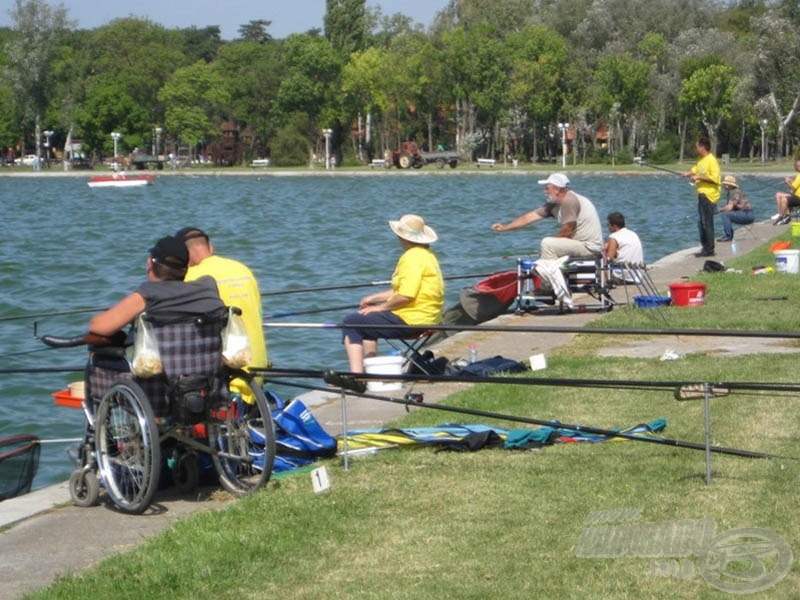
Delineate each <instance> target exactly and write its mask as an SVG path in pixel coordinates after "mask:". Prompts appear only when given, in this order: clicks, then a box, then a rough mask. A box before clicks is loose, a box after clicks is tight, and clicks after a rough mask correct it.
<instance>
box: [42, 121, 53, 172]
mask: <svg viewBox="0 0 800 600" xmlns="http://www.w3.org/2000/svg"><path fill="white" fill-rule="evenodd" d="M53 133H55V132H53V131H51V130H50V129H45V130H44V131H43V132H42V134H43V135H44V158H45V161H46V162H47V166H48V167H49V166H50V138H51V137H52V136H53Z"/></svg>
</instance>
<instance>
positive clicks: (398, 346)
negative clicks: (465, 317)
mask: <svg viewBox="0 0 800 600" xmlns="http://www.w3.org/2000/svg"><path fill="white" fill-rule="evenodd" d="M435 333H436V331H435V330H433V329H425V330H424V331H422V332H419V330H417V332H410V334H409V335H408V337H401V338H385V339H386V343H387V344H389V345H390V346H391V347H392V348H394V349H395V350H397V351H398V352H399V353H400V354H401V355H402V356H403V370H404V371H408V370H409V369H410V368H411V366H412V365H413V366H415V367H416V368H417V369H419V371H420V372H421V373H422V374H424V375H432V374H433V373H431V372H430V368H429V367H428V364H427V361H426V360H425V359H424V358H423V356H422V353H421V350H422V348H423V347H425V345H426V344H427V343H428V342H429V341H430V339H431V337H433V335H434V334H435Z"/></svg>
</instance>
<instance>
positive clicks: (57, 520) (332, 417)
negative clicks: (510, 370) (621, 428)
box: [0, 223, 779, 600]
mask: <svg viewBox="0 0 800 600" xmlns="http://www.w3.org/2000/svg"><path fill="white" fill-rule="evenodd" d="M752 231H753V234H754V235H753V237H748V236H747V235H742V236H740V237H738V238H737V243H738V247H739V252H747V251H749V250H751V249H753V248H755V247H756V246H757V245H760V244H761V243H763V242H765V241H767V240H768V239H770V238H771V237H773V236H775V235H776V234H778V233H779V229H778V228H776V227H773V226H772V225H771V224H768V223H767V224H756V225H755V226H754V227H753V230H752ZM729 248H730V245H729V244H722V243H718V244H717V249H718V254H717V257H716V258H715V259H716V260H719V261H721V262H724V261H725V260H726V259H727V258H730V249H729ZM697 250H698V248H690V249H688V250H684V251H681V252H678V253H676V254H673V255H671V256H669V257H666V258H665V259H662V260H661V261H658V262H657V263H655V264H654V265H653V266H652V268H651V275H652V277H653V279H654V281H655V282H656V284H657V285H658V287H659V289H663V290H666V289H667V285H668V284H669V283H675V282H681V281H685V280H687V279H689V278H691V277H693V276H694V274H695V273H696V272H697V271H698V270H699V269H701V268H702V266H703V262H704V261H705V259H703V258H696V257H694V256H693V252H696V251H697ZM615 293H617V294H619V293H620V292H619V290H617V291H616V292H615ZM597 316H598V314H597V313H583V314H580V313H574V314H565V315H541V314H528V315H523V316H517V315H513V314H509V315H503V316H502V317H500V318H498V319H496V320H495V321H493V322H492V324H495V323H496V324H514V325H516V324H519V323H523V324H526V325H528V324H530V325H537V326H551V325H552V326H582V325H584V324H585V323H587V322H588V321H590V320H591V319H594V318H596V317H597ZM572 337H573V334H565V333H545V334H542V333H513V334H510V333H502V332H500V333H497V332H495V333H493V332H478V333H471V334H469V335H467V334H466V333H460V334H457V335H455V336H453V337H451V338H448V339H446V340H444V342H442V343H441V344H440V345H439V346H438V347H437V348H436V352H437V354H440V355H445V356H448V357H450V358H455V357H459V356H466V355H467V345H468V343H469V342H474V343H476V344H477V345H478V347H479V349H480V353H481V355H483V356H494V355H497V354H500V355H503V356H506V357H509V358H515V359H517V360H526V359H527V358H528V357H529V356H530V355H531V354H537V353H543V354H545V355H547V354H548V353H549V352H552V351H553V350H555V349H557V348H559V347H562V346H564V345H566V344H568V343H569V342H570V340H571V339H572ZM658 343H659V344H662V345H663V346H664V347H669V348H674V349H676V351H678V352H681V351H686V350H685V348H686V347H685V346H682V345H685V344H694V345H695V346H696V347H698V349H699V350H703V349H706V350H707V349H708V348H709V346H708V344H711V345H713V346H714V347H717V346H719V345H720V344H724V343H725V341H724V339H722V338H720V339H717V338H714V339H712V340H707V341H704V342H699V341H697V338H693V339H691V340H687V339H686V338H685V337H684V339H682V340H671V339H661V338H659V342H658ZM741 343H742V342H741V340H739V341H737V344H741ZM753 343H756V342H753ZM703 344H705V346H703ZM651 347H652V345H651ZM655 351H656V352H658V351H659V350H658V348H656V350H655ZM637 352H638V350H637ZM464 385H467V384H417V385H416V386H415V391H422V392H423V393H424V396H425V401H427V402H436V401H439V400H441V399H442V398H444V397H446V396H447V395H449V394H450V393H452V391H453V390H454V389H456V387H455V386H464ZM399 395H402V392H400V394H399ZM308 399H309V403H310V404H312V405H314V408H313V411H314V413H315V414H316V415H317V418H318V419H319V420H320V421H321V422H322V423H323V425H324V426H325V428H326V429H327V430H329V431H330V432H331V433H338V432H340V431H341V426H342V421H341V405H340V399H341V396H340V395H339V394H338V393H329V392H319V393H315V394H313V395H312V396H309V398H308ZM404 412H405V408H404V407H403V406H401V405H395V404H390V403H385V402H375V401H371V400H366V399H361V398H350V399H349V400H348V417H349V418H348V427H349V428H367V427H377V426H380V425H381V424H383V423H386V422H387V421H390V420H392V419H394V418H396V417H397V416H399V415H402V414H403V413H404ZM228 501H229V500H228V499H227V498H226V497H225V495H224V494H212V495H211V497H208V496H202V497H199V498H197V499H187V498H186V497H182V498H178V497H171V496H168V495H163V494H157V495H156V502H155V503H154V505H153V508H152V510H151V511H149V512H147V513H146V514H145V515H142V516H140V517H131V516H126V515H122V514H120V513H118V512H117V511H115V510H112V509H110V508H108V507H106V506H96V507H92V508H76V507H73V506H71V505H70V503H69V493H68V489H67V487H66V485H65V484H62V485H57V486H52V487H49V488H45V489H43V490H39V491H36V492H34V493H32V494H28V495H26V496H22V497H20V498H14V499H12V500H6V501H5V502H2V503H0V528H2V531H1V532H0V573H2V577H0V598H3V599H5V600H10V599H13V598H19V597H21V596H22V595H23V594H24V593H26V592H29V591H31V590H34V589H37V588H40V587H43V586H46V585H48V584H50V583H51V582H52V581H54V580H55V578H56V577H57V576H59V575H61V574H64V573H69V572H74V571H77V570H81V569H84V568H86V567H88V566H90V565H92V564H94V563H96V562H97V561H99V560H100V559H102V558H105V557H107V556H109V555H110V554H112V553H114V552H119V551H124V550H128V549H130V548H132V547H134V546H135V545H136V544H137V543H139V542H140V541H141V540H143V539H146V538H148V537H150V536H153V535H155V534H157V533H159V532H160V531H162V530H164V529H165V528H167V527H169V526H170V525H171V524H172V523H173V522H175V521H176V520H177V519H180V518H182V517H183V516H185V515H187V514H190V513H192V512H196V511H199V510H213V509H216V508H219V507H222V506H224V505H225V504H226V502H228Z"/></svg>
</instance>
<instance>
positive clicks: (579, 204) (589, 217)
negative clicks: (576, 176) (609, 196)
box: [537, 190, 603, 252]
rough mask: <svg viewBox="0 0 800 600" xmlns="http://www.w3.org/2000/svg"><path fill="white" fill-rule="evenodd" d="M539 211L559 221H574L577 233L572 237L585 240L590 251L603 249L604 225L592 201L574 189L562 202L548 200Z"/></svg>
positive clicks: (542, 214)
mask: <svg viewBox="0 0 800 600" xmlns="http://www.w3.org/2000/svg"><path fill="white" fill-rule="evenodd" d="M537 212H538V213H539V214H540V215H541V216H543V217H555V218H556V219H558V222H559V223H570V222H572V221H574V222H575V223H576V225H575V233H574V234H573V235H572V239H573V240H575V241H578V242H583V244H584V245H585V246H586V249H587V250H589V251H590V252H601V251H602V250H603V226H602V225H601V224H600V217H599V216H598V215H597V209H596V208H595V207H594V204H592V201H591V200H589V199H588V198H586V197H585V196H581V195H580V194H576V193H575V192H573V191H572V190H569V191H568V192H567V195H566V196H565V197H564V201H563V202H562V203H561V204H556V203H554V202H553V203H550V202H548V203H547V204H545V205H544V206H542V207H541V208H539V209H537Z"/></svg>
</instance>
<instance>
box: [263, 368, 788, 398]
mask: <svg viewBox="0 0 800 600" xmlns="http://www.w3.org/2000/svg"><path fill="white" fill-rule="evenodd" d="M251 371H252V372H253V373H262V374H264V376H265V377H266V378H268V379H269V378H275V377H281V378H282V377H300V378H312V379H326V380H327V379H332V378H334V377H337V378H339V379H340V380H341V381H342V382H356V381H358V380H362V381H367V380H376V381H402V382H420V381H424V382H427V383H489V384H500V385H534V386H548V387H577V388H597V389H615V390H618V389H629V390H651V391H658V390H662V391H663V390H674V391H676V392H677V391H681V392H683V393H684V394H686V395H684V396H682V397H681V398H678V399H680V400H689V399H693V398H691V397H690V396H689V395H688V394H689V393H690V392H695V391H696V390H698V389H705V386H706V383H699V382H697V381H696V380H694V381H670V380H653V381H648V380H641V379H639V380H637V379H578V378H563V377H520V376H516V375H515V376H514V377H475V376H463V375H424V374H414V375H408V374H406V375H402V374H400V375H388V374H379V375H376V374H371V373H354V372H347V371H340V372H339V371H322V370H314V369H278V368H275V367H268V368H266V367H265V368H258V367H254V368H252V369H251ZM332 374H333V375H332ZM331 382H332V381H330V382H329V383H331ZM354 385H355V383H354ZM708 385H709V389H710V390H711V392H712V393H713V394H714V395H715V396H717V395H727V394H728V393H729V392H731V391H735V390H749V391H756V390H758V391H769V392H776V391H780V392H792V393H795V394H800V385H798V384H791V383H764V382H748V381H725V382H713V383H710V382H709V383H708Z"/></svg>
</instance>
